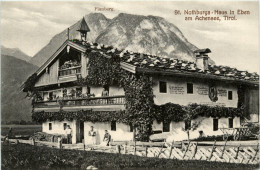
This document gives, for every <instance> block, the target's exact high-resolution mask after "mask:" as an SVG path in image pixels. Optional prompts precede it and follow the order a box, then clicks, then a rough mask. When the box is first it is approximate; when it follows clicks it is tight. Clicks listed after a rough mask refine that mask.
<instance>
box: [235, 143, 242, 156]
mask: <svg viewBox="0 0 260 170" xmlns="http://www.w3.org/2000/svg"><path fill="white" fill-rule="evenodd" d="M240 147H241V144H240V145H239V146H238V148H237V153H236V156H235V159H237V157H238V152H239V149H240Z"/></svg>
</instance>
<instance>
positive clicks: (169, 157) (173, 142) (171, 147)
mask: <svg viewBox="0 0 260 170" xmlns="http://www.w3.org/2000/svg"><path fill="white" fill-rule="evenodd" d="M173 145H174V141H172V145H171V150H170V154H169V158H171V156H172V149H173Z"/></svg>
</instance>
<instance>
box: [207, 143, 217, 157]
mask: <svg viewBox="0 0 260 170" xmlns="http://www.w3.org/2000/svg"><path fill="white" fill-rule="evenodd" d="M215 144H216V140H215V142H214V144H213V146H212V150H211V153H210V155H209V159H208V160H209V161H210V159H211V157H212V155H213V152H214V150H215Z"/></svg>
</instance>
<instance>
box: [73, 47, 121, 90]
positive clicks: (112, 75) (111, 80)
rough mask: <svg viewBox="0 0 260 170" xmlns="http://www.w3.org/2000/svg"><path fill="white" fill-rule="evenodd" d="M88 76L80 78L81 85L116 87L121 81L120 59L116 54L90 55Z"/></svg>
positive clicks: (95, 53) (91, 53)
mask: <svg viewBox="0 0 260 170" xmlns="http://www.w3.org/2000/svg"><path fill="white" fill-rule="evenodd" d="M88 57H89V62H88V65H87V68H88V76H87V77H86V78H79V79H78V82H77V83H78V84H79V85H115V84H118V82H119V79H120V70H121V69H120V58H119V57H118V56H116V55H115V54H114V53H111V54H109V56H108V55H106V54H100V53H99V52H90V53H88Z"/></svg>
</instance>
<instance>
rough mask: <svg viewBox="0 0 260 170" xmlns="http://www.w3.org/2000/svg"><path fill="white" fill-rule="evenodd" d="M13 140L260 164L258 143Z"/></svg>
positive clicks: (76, 147) (61, 146)
mask: <svg viewBox="0 0 260 170" xmlns="http://www.w3.org/2000/svg"><path fill="white" fill-rule="evenodd" d="M8 141H9V142H12V143H16V144H17V143H26V144H30V145H37V146H47V147H53V148H60V149H76V150H93V151H100V152H109V153H119V154H132V155H137V156H143V157H157V158H165V159H179V160H205V161H218V162H229V163H242V164H259V163H260V159H259V144H258V141H257V143H255V144H254V145H253V144H251V145H248V142H247V143H243V142H241V143H240V144H239V143H234V142H232V141H230V142H227V141H225V143H224V144H223V142H222V144H221V145H219V144H217V142H216V141H215V142H214V143H210V142H182V143H180V142H178V143H163V142H160V143H150V142H113V143H111V144H112V146H99V145H85V144H82V143H81V144H62V143H61V142H58V143H54V142H44V141H35V140H33V139H32V140H17V139H9V140H8ZM210 144H211V145H210Z"/></svg>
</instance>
